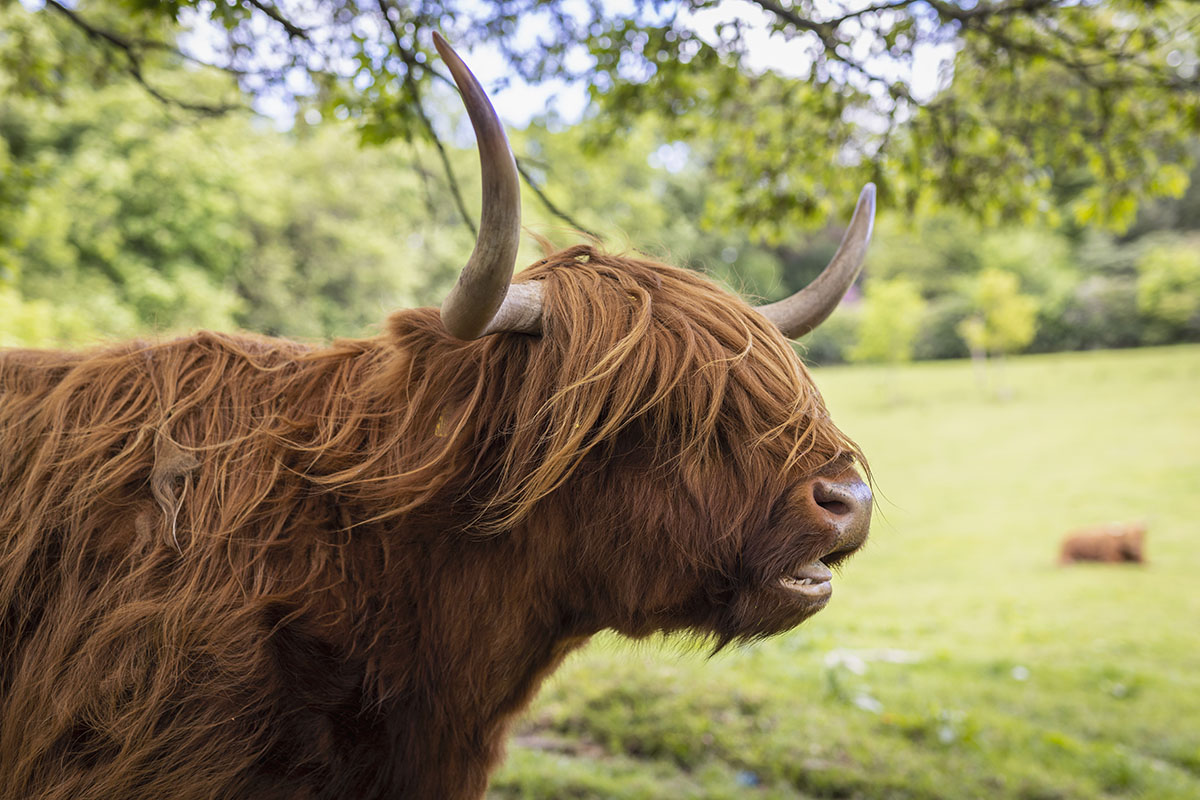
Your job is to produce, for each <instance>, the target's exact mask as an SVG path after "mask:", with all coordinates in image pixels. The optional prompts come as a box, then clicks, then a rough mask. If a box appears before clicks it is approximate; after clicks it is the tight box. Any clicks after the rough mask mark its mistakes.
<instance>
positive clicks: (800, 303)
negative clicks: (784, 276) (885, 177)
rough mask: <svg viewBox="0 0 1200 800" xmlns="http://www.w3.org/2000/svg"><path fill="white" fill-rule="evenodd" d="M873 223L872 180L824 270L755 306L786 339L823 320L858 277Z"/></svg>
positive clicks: (800, 334) (859, 199)
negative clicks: (778, 297)
mask: <svg viewBox="0 0 1200 800" xmlns="http://www.w3.org/2000/svg"><path fill="white" fill-rule="evenodd" d="M874 224H875V184H873V183H868V184H867V185H866V186H864V187H863V190H862V193H861V194H859V196H858V205H857V206H855V208H854V216H853V218H851V220H850V227H848V228H846V233H845V235H843V236H842V243H841V244H840V245H838V249H837V252H836V253H834V254H833V259H832V260H831V261H830V262H829V265H828V266H826V267H825V269H824V271H822V272H821V274H820V275H818V276H817V277H816V280H814V281H813V282H812V283H810V284H809V285H808V286H805V287H804V288H803V289H801V290H800V291H798V292H796V293H795V294H794V295H792V296H791V297H785V298H784V299H782V300H779V301H776V302H774V303H768V304H767V305H765V306H758V309H757V310H758V312H759V313H760V314H762V315H763V316H764V317H766V318H767V319H769V320H770V321H771V322H774V323H775V324H776V325H777V326H778V327H779V330H781V331H783V335H784V336H786V337H788V338H789V339H795V338H796V337H798V336H803V335H804V334H806V333H808V332H809V331H811V330H812V329H813V328H815V327H817V326H818V325H820V324H821V323H822V322H824V321H825V318H826V317H828V316H829V315H830V314H832V313H833V310H834V309H835V308H837V304H838V303H839V302H841V300H842V295H844V294H845V293H846V290H847V289H849V288H850V284H852V283H854V279H855V278H857V277H858V271H859V270H860V269H862V263H863V258H864V257H865V256H866V255H867V244H868V243H869V242H870V241H871V227H872V226H873V225H874Z"/></svg>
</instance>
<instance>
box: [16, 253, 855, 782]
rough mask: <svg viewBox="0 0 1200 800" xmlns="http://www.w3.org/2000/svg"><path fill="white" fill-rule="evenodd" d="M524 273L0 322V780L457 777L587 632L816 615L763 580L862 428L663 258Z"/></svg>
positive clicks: (589, 258)
mask: <svg viewBox="0 0 1200 800" xmlns="http://www.w3.org/2000/svg"><path fill="white" fill-rule="evenodd" d="M523 278H524V279H528V280H542V281H544V282H545V294H546V303H545V307H546V312H545V318H544V328H545V333H544V335H543V336H542V337H530V336H523V335H511V334H509V335H498V336H491V337H487V338H484V339H480V340H477V341H472V342H462V341H458V340H455V339H453V338H451V337H450V336H448V335H447V334H446V333H445V332H444V331H443V329H442V326H441V324H440V322H439V319H438V316H437V312H436V311H434V310H431V309H417V310H410V311H402V312H399V313H397V314H395V315H393V316H392V318H391V320H390V321H389V325H388V329H387V332H386V333H385V334H383V335H381V336H379V337H377V338H373V339H365V340H359V341H339V342H336V343H334V344H333V345H332V346H329V347H324V348H312V347H305V346H301V345H298V344H294V343H291V342H287V341H280V340H273V339H265V338H254V337H249V336H228V335H221V334H213V333H201V334H197V335H195V336H192V337H190V338H186V339H180V340H176V341H170V342H165V343H156V344H150V343H136V342H135V343H129V344H124V345H120V346H117V347H113V348H110V349H105V350H99V351H95V352H88V353H59V352H33V351H10V352H7V353H4V354H0V797H3V798H43V799H44V800H50V799H51V798H55V799H61V800H67V799H68V798H69V799H70V800H85V799H86V798H97V799H99V798H105V799H106V800H108V799H110V798H162V797H171V798H176V799H177V800H189V799H190V798H218V797H219V798H233V797H239V798H359V799H362V798H377V797H378V798H382V797H393V798H399V797H405V798H450V799H451V800H453V799H454V798H476V797H479V796H481V795H482V794H483V792H484V790H485V786H486V782H487V778H486V776H487V772H488V770H489V769H490V768H491V767H492V766H494V765H495V763H496V762H497V760H498V759H499V757H500V755H501V751H502V742H503V736H504V731H505V728H506V726H507V724H508V722H509V720H510V719H511V718H512V716H513V715H514V714H515V713H516V712H517V711H519V710H520V709H521V708H522V707H523V706H524V705H525V704H526V703H527V702H528V701H529V699H530V697H531V696H532V694H533V692H534V691H535V689H536V687H537V686H538V684H539V682H540V681H541V680H542V678H543V677H544V676H545V675H546V674H548V673H549V672H550V671H552V670H553V669H554V667H555V666H556V665H557V664H558V663H559V662H560V660H561V659H562V658H563V656H564V655H565V654H566V653H567V652H568V651H570V650H571V649H573V648H575V647H577V646H578V645H579V644H581V643H582V642H584V641H585V640H586V638H587V637H588V636H590V635H591V634H593V633H595V632H596V631H598V630H601V629H604V628H612V629H616V630H618V631H621V632H623V633H626V634H629V635H632V636H644V635H648V634H651V633H654V632H657V631H677V630H690V631H695V632H699V633H700V634H702V635H709V636H712V637H713V638H714V641H715V642H716V643H718V644H721V643H724V642H727V641H731V640H735V639H746V638H753V637H758V636H763V635H768V634H771V633H775V632H779V631H782V630H785V629H787V628H789V627H791V626H793V625H795V624H797V623H799V622H800V621H801V620H802V619H803V618H804V617H805V616H807V615H808V614H810V613H812V612H811V610H809V611H804V610H798V609H797V607H796V606H794V605H789V604H788V603H786V602H784V601H783V600H781V599H780V596H779V592H778V591H777V590H775V591H772V589H771V587H772V585H773V584H772V581H775V580H777V579H778V578H779V576H781V575H786V574H788V573H787V570H788V569H789V568H790V567H794V566H795V565H797V564H805V563H808V562H810V561H812V560H813V559H815V558H817V557H820V556H821V555H822V554H825V553H828V552H829V551H830V549H831V546H832V540H831V536H832V534H827V533H824V532H822V528H821V526H820V525H819V524H817V523H816V522H815V521H814V510H813V508H812V500H811V498H810V497H808V496H807V494H806V493H805V492H804V491H802V490H801V487H803V486H804V485H805V481H806V480H808V479H809V478H811V477H812V476H813V475H816V474H818V473H821V474H835V475H836V474H840V473H841V472H843V471H845V470H848V469H851V466H850V464H851V462H853V461H855V460H858V458H859V453H858V450H857V448H856V447H855V446H854V445H853V444H852V443H851V442H850V441H849V440H847V439H846V437H845V436H843V435H842V434H841V433H840V432H839V431H838V430H837V428H835V427H834V426H833V424H832V423H831V422H830V421H829V418H828V416H827V414H826V411H825V408H824V406H823V404H822V401H821V399H820V396H819V395H818V393H817V391H816V389H815V388H814V387H813V385H812V382H811V380H810V378H809V375H808V374H807V372H806V371H805V369H804V367H803V366H802V364H801V363H800V361H799V360H798V359H797V358H796V356H795V355H794V353H793V352H792V349H791V347H790V345H789V343H788V342H786V341H785V340H784V339H783V338H782V337H781V336H780V334H779V333H778V332H777V331H776V330H775V329H774V328H773V327H772V326H771V325H770V324H769V323H766V322H765V321H764V320H763V319H762V318H760V317H759V315H758V314H756V313H755V312H753V311H752V310H751V309H750V308H749V307H748V306H747V305H746V304H745V303H743V302H742V301H740V300H738V299H737V298H734V297H731V296H729V295H728V294H726V293H724V292H722V291H721V290H719V289H718V288H717V287H716V286H714V285H713V284H711V283H710V282H708V281H707V280H705V279H703V278H701V277H699V276H696V275H695V274H692V273H689V272H686V271H683V270H678V269H674V268H670V267H666V266H662V265H658V264H652V263H648V262H645V261H640V260H637V259H632V258H623V257H616V256H611V255H605V254H602V253H599V252H597V251H595V250H593V249H591V248H588V247H576V248H572V249H568V250H565V251H562V252H559V253H557V254H555V255H553V256H551V257H548V258H547V259H545V260H544V261H543V262H540V263H539V264H537V265H535V266H534V267H533V268H531V269H530V270H528V271H527V272H526V273H524V275H523ZM802 495H804V496H802ZM838 558H839V557H834V558H833V559H831V560H832V561H836V560H838Z"/></svg>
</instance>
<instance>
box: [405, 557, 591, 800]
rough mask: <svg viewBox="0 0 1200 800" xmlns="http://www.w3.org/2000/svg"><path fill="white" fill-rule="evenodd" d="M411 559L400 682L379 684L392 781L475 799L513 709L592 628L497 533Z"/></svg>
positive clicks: (432, 793) (449, 797) (424, 792)
mask: <svg viewBox="0 0 1200 800" xmlns="http://www.w3.org/2000/svg"><path fill="white" fill-rule="evenodd" d="M480 550H483V551H489V550H494V552H480ZM471 559H474V560H475V563H474V564H472V561H471ZM418 561H419V562H423V563H425V564H426V565H427V568H426V569H424V570H422V569H421V566H420V563H419V564H418V565H417V571H416V572H415V573H414V574H413V577H414V578H415V580H413V581H412V583H411V584H410V591H409V592H406V594H407V595H408V596H409V598H410V603H411V608H412V609H413V615H412V619H413V620H414V625H412V626H407V627H408V630H406V631H405V636H404V637H402V639H404V640H407V641H397V643H396V646H397V647H398V648H403V649H402V650H399V651H397V652H396V653H395V657H394V658H395V668H396V672H395V674H394V676H393V679H394V680H395V681H397V684H396V685H394V686H391V687H386V691H387V693H388V694H389V695H391V696H392V697H393V698H394V699H392V700H391V701H389V705H390V707H391V708H390V716H391V717H392V727H393V732H394V735H395V737H396V742H397V745H398V750H399V752H398V753H397V755H398V759H397V762H396V767H397V769H398V770H399V771H400V775H399V776H398V779H397V781H396V782H397V784H398V785H400V786H403V787H405V789H406V793H405V795H404V796H406V797H409V796H411V797H414V798H424V797H429V798H435V797H436V798H446V800H459V799H460V798H461V799H462V800H476V798H480V797H482V796H483V793H484V790H485V788H486V784H487V773H488V771H489V770H490V769H491V768H492V767H494V766H495V765H496V763H497V762H498V761H499V759H500V758H501V756H502V754H503V751H504V740H505V737H506V734H507V731H508V727H509V724H510V722H511V721H512V719H513V717H514V716H515V715H516V714H517V713H518V712H520V711H521V710H522V709H523V708H525V706H526V705H528V703H529V701H530V700H531V699H532V697H533V695H534V693H535V692H536V691H537V688H538V686H539V685H540V684H541V682H542V680H543V679H544V678H545V677H546V676H547V675H549V674H550V673H551V672H552V671H553V670H554V669H555V668H556V667H557V666H558V665H559V664H560V663H561V661H562V659H563V658H564V657H565V656H566V654H567V653H569V652H570V651H571V650H573V649H575V648H576V647H579V646H580V645H582V644H583V643H584V642H586V641H587V638H588V635H587V634H590V633H591V631H586V632H584V631H581V630H579V629H578V628H577V627H575V626H571V625H568V624H566V623H565V622H564V621H563V619H562V618H561V613H560V612H559V611H558V610H557V609H555V608H554V603H553V599H552V597H551V595H552V589H551V587H549V586H548V585H546V582H545V581H544V580H538V579H536V578H535V577H534V576H531V575H529V574H525V573H524V570H523V569H522V566H521V565H523V564H526V563H528V561H527V560H526V559H523V558H521V557H520V555H519V554H515V553H513V552H512V551H511V550H510V549H509V548H508V547H507V546H506V545H505V544H503V543H501V542H497V543H496V544H495V546H494V547H493V548H489V547H483V548H479V546H478V545H477V544H474V543H469V542H458V543H456V544H455V545H454V546H453V547H452V548H449V549H448V550H447V551H445V552H442V553H439V552H437V551H436V550H432V551H428V550H427V551H425V552H424V553H423V555H422V557H421V558H419V559H418ZM498 564H504V565H510V566H509V568H507V569H497V568H496V567H497V565H498ZM422 571H423V572H424V575H420V574H419V573H421V572H422ZM381 677H383V676H381ZM384 680H385V681H386V680H387V678H386V677H384Z"/></svg>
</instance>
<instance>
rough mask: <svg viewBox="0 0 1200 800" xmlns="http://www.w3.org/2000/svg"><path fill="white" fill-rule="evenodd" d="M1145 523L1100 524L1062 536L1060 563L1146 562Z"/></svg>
mask: <svg viewBox="0 0 1200 800" xmlns="http://www.w3.org/2000/svg"><path fill="white" fill-rule="evenodd" d="M1145 536H1146V526H1145V525H1143V524H1141V523H1137V522H1127V523H1118V522H1113V523H1110V524H1108V525H1098V526H1096V527H1093V528H1082V529H1080V530H1077V531H1074V532H1072V533H1071V534H1069V535H1068V536H1067V537H1066V538H1064V539H1063V542H1062V549H1061V550H1060V551H1059V556H1058V563H1059V564H1074V563H1075V562H1076V561H1103V562H1106V563H1109V564H1119V563H1121V562H1126V561H1128V562H1133V563H1136V564H1141V563H1144V562H1145V560H1146V559H1145V555H1144V554H1143V551H1142V544H1143V540H1144V539H1145Z"/></svg>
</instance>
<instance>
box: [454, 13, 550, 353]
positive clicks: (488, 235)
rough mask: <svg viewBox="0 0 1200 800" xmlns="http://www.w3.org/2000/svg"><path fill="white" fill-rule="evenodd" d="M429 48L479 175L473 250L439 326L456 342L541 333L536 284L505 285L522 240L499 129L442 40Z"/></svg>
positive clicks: (517, 196)
mask: <svg viewBox="0 0 1200 800" xmlns="http://www.w3.org/2000/svg"><path fill="white" fill-rule="evenodd" d="M433 44H434V46H435V47H437V51H438V53H440V54H441V56H442V60H443V61H445V62H446V66H447V67H448V68H449V69H450V74H451V75H452V76H453V77H454V82H455V83H457V84H458V90H459V91H460V92H462V98H463V105H465V106H466V108H467V115H468V116H469V117H470V118H471V126H472V127H474V128H475V142H476V145H477V146H478V148H479V164H480V167H481V168H482V171H483V210H482V212H481V213H480V218H479V236H478V238H477V239H476V240H475V249H474V250H473V251H472V252H471V258H470V260H468V261H467V266H466V267H464V268H463V271H462V274H460V275H459V276H458V282H457V283H456V284H454V288H453V289H451V290H450V294H448V295H447V296H446V299H445V301H443V302H442V324H443V325H445V326H446V330H447V331H449V332H450V333H451V334H452V335H454V336H457V337H458V338H459V339H477V338H479V337H480V336H485V335H487V334H490V333H499V332H501V331H519V332H521V333H541V330H542V303H541V285H540V284H538V283H524V284H516V285H515V286H511V287H510V286H509V283H510V282H511V281H512V274H513V267H514V266H515V265H516V261H517V245H518V244H519V243H520V237H521V184H520V179H519V177H518V175H517V165H516V162H515V161H514V160H513V155H512V150H510V149H509V147H508V139H507V137H505V135H504V125H503V124H502V123H501V122H500V118H499V117H497V116H496V110H495V109H494V108H492V104H491V102H490V101H489V100H488V97H487V94H486V93H485V92H484V91H483V87H482V86H480V85H479V81H477V80H475V76H474V75H472V74H471V70H469V69H467V65H466V64H464V63H463V61H462V59H461V58H459V57H458V54H457V53H455V52H454V50H453V48H451V47H450V45H449V44H447V43H446V40H445V39H443V38H442V37H441V35H439V34H437V33H434V34H433Z"/></svg>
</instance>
